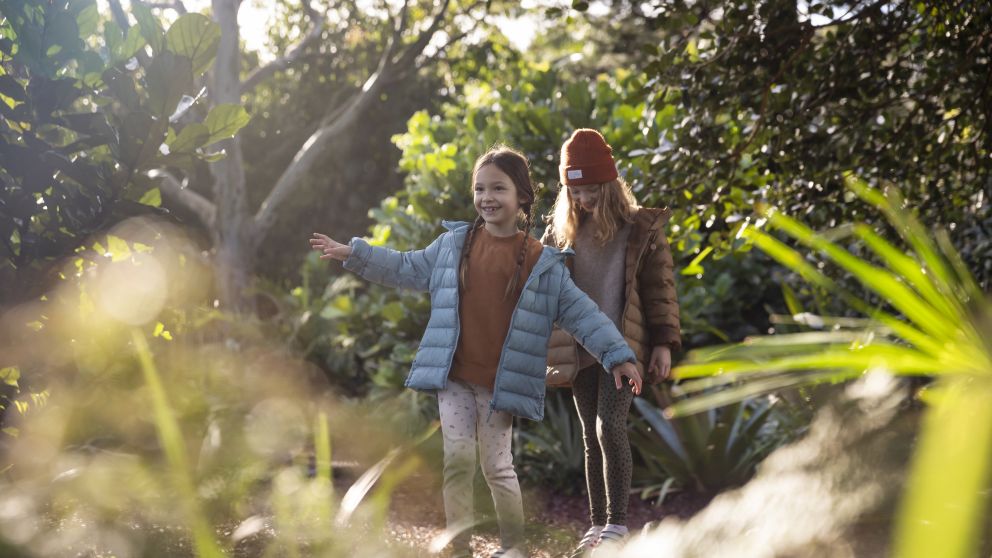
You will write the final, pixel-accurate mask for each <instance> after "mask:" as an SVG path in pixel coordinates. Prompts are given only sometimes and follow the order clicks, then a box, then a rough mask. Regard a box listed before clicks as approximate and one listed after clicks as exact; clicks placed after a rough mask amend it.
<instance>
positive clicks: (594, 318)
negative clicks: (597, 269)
mask: <svg viewBox="0 0 992 558" xmlns="http://www.w3.org/2000/svg"><path fill="white" fill-rule="evenodd" d="M563 271H564V272H563V273H562V283H561V291H560V292H559V295H558V316H556V318H555V321H556V322H558V325H559V326H560V327H561V328H562V329H564V330H565V331H566V332H568V333H569V334H570V335H571V336H572V337H574V338H575V339H576V341H578V342H579V343H580V344H581V345H582V346H583V347H585V348H586V350H587V351H589V353H590V354H592V355H593V356H594V357H596V359H597V360H599V362H600V363H602V365H603V368H605V369H606V370H607V371H609V370H611V369H612V368H613V367H614V366H616V365H618V364H622V363H624V362H634V363H636V362H637V357H636V356H634V351H633V350H631V348H630V346H629V345H627V342H626V341H625V340H624V338H623V335H621V334H620V332H619V331H618V330H617V328H616V326H615V325H613V321H612V320H610V318H609V317H607V316H606V314H604V313H603V312H601V311H600V309H599V306H597V305H596V303H595V302H593V300H592V299H591V298H589V296H588V295H586V293H584V292H582V289H580V288H578V287H576V286H575V283H574V282H573V281H572V277H571V275H569V273H568V271H567V270H564V269H563Z"/></svg>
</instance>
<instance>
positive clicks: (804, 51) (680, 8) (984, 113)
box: [610, 0, 992, 311]
mask: <svg viewBox="0 0 992 558" xmlns="http://www.w3.org/2000/svg"><path fill="white" fill-rule="evenodd" d="M610 4H611V5H612V6H613V8H614V9H613V12H614V13H616V14H619V15H621V17H626V18H628V19H630V20H631V21H633V22H635V23H638V24H640V25H641V26H642V27H644V28H647V29H653V30H656V32H657V33H656V34H645V36H644V37H643V38H635V39H634V40H635V42H634V44H635V45H637V46H640V47H642V48H643V49H644V50H646V51H648V52H651V53H652V56H651V60H650V62H649V63H648V64H645V65H643V66H642V67H643V68H644V71H645V74H646V76H647V81H646V87H645V90H644V95H643V101H644V103H645V111H644V115H643V116H644V121H645V122H646V123H650V122H655V121H656V120H657V119H669V120H670V121H671V126H665V127H664V130H663V134H661V135H660V136H658V139H657V141H656V142H653V144H652V145H651V146H649V147H648V148H647V149H646V150H645V152H644V154H643V163H644V164H645V165H646V167H647V168H648V169H650V170H649V172H650V175H652V176H653V177H654V178H655V180H656V181H654V182H652V183H651V184H649V189H652V190H653V189H656V188H660V187H662V186H667V187H668V190H667V191H668V192H670V191H671V189H672V188H675V189H676V190H677V193H678V194H679V195H678V197H679V198H683V197H684V198H685V199H684V200H681V199H680V204H679V205H681V204H685V206H686V209H687V210H688V212H689V213H690V214H693V215H696V216H698V218H699V219H700V220H701V223H702V226H700V227H699V228H698V230H699V232H700V233H701V234H702V235H703V236H704V237H707V239H706V242H707V243H708V244H710V245H714V246H716V247H718V248H719V247H722V246H725V242H726V240H727V239H728V238H733V237H734V236H735V235H736V232H737V229H738V227H739V226H740V223H741V222H742V221H745V222H746V221H748V220H749V219H748V218H749V217H750V214H751V207H752V206H753V204H754V203H756V202H760V201H766V202H768V203H772V204H774V205H776V206H778V207H781V208H782V209H783V210H785V211H787V212H788V213H790V214H793V215H803V216H804V219H805V221H806V222H807V223H808V224H809V225H810V226H812V227H814V228H817V229H819V228H823V227H833V226H836V225H837V224H838V223H844V222H849V221H852V220H860V221H866V222H868V223H869V224H875V225H877V226H878V227H880V228H881V227H885V224H884V222H883V221H879V220H877V219H876V218H875V215H874V214H873V213H871V212H870V211H869V212H866V211H865V209H866V207H865V206H864V205H863V204H860V203H856V201H857V200H856V198H855V197H854V196H853V195H851V193H850V192H846V191H845V190H844V188H843V185H842V182H843V180H842V174H843V172H845V171H847V170H855V171H856V172H857V173H858V175H859V176H861V177H862V178H864V179H865V180H867V181H869V182H870V183H873V184H879V183H881V182H883V181H891V182H894V183H898V184H900V185H902V187H903V192H904V194H905V196H906V200H907V203H909V204H910V205H912V206H913V207H914V208H916V209H917V210H918V211H919V213H920V216H921V218H923V219H924V220H925V221H927V222H931V223H938V224H941V225H942V226H944V227H946V228H947V229H948V230H949V231H950V233H951V237H952V240H953V242H954V244H955V246H957V247H958V250H959V252H960V253H961V254H962V256H963V257H964V259H965V261H966V262H967V263H968V265H969V267H970V268H971V269H973V270H974V271H975V274H976V276H977V277H976V278H977V279H978V281H979V283H980V284H981V285H983V286H984V287H986V288H987V286H988V281H989V278H990V276H989V273H990V271H992V264H988V263H987V262H988V261H989V257H988V256H989V252H988V250H989V249H990V247H992V242H990V236H989V232H988V231H989V230H990V227H989V223H990V220H989V219H990V213H989V203H988V199H989V195H990V193H992V191H990V189H989V188H990V183H989V177H990V176H992V158H990V157H989V153H990V147H992V144H990V136H989V130H990V127H989V122H990V119H992V112H990V111H992V104H989V103H987V102H981V101H979V100H980V99H985V100H988V99H989V95H990V93H989V90H988V87H987V84H988V79H987V77H988V76H987V71H986V68H987V66H988V63H989V57H988V52H987V49H986V48H984V46H985V45H986V44H987V41H988V30H989V29H990V28H992V5H990V4H989V3H987V2H967V3H947V2H940V1H932V0H928V1H921V2H894V3H892V2H881V3H879V2H864V3H853V4H852V3H851V2H847V1H843V0H818V1H815V2H793V1H791V0H773V1H764V2H758V1H755V0H731V1H724V0H719V1H717V0H706V1H702V2H693V3H681V2H655V3H641V2H629V1H627V0H615V1H613V2H610ZM680 220H681V219H676V222H678V221H680ZM883 235H884V236H886V238H888V239H890V240H892V239H894V238H896V235H895V234H894V231H891V230H885V231H884V232H883ZM835 311H836V309H835Z"/></svg>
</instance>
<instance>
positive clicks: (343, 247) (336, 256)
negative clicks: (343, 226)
mask: <svg viewBox="0 0 992 558" xmlns="http://www.w3.org/2000/svg"><path fill="white" fill-rule="evenodd" d="M310 247H311V248H313V249H314V250H316V251H318V252H320V259H322V260H338V261H340V262H343V261H345V260H347V259H348V256H350V255H351V246H348V245H347V244H341V243H340V242H338V241H337V240H334V239H333V238H331V237H329V236H327V235H326V234H320V233H313V236H311V237H310Z"/></svg>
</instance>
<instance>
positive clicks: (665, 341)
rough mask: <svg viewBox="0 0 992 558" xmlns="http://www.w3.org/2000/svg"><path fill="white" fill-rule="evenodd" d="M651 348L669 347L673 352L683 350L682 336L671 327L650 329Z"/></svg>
mask: <svg viewBox="0 0 992 558" xmlns="http://www.w3.org/2000/svg"><path fill="white" fill-rule="evenodd" d="M648 338H649V339H650V342H651V346H652V347H657V346H658V345H668V346H669V347H670V348H671V349H672V352H675V351H680V350H682V334H681V333H680V332H679V331H678V330H675V329H672V328H670V327H664V326H662V327H655V328H649V329H648Z"/></svg>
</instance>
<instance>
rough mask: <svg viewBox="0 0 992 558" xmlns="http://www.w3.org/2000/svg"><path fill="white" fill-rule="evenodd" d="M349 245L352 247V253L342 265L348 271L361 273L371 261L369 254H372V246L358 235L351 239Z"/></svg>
mask: <svg viewBox="0 0 992 558" xmlns="http://www.w3.org/2000/svg"><path fill="white" fill-rule="evenodd" d="M348 246H350V247H351V255H350V256H348V259H347V260H345V261H344V264H342V265H343V266H344V268H345V269H347V270H348V271H351V272H352V273H357V274H359V275H361V274H362V272H363V271H365V266H367V265H368V263H369V256H371V255H372V246H370V245H369V243H368V242H365V240H363V239H361V238H358V237H357V236H356V237H354V238H352V239H351V242H349V243H348Z"/></svg>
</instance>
